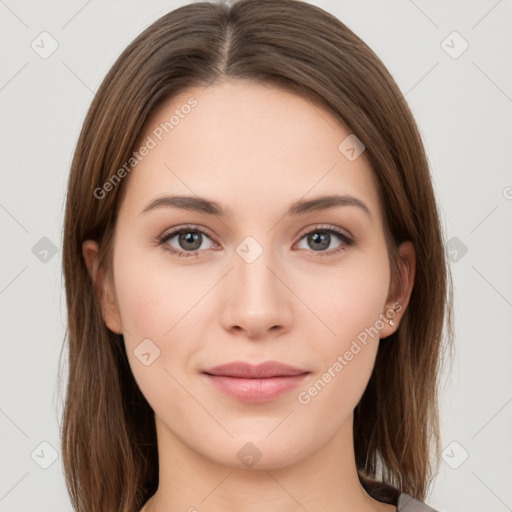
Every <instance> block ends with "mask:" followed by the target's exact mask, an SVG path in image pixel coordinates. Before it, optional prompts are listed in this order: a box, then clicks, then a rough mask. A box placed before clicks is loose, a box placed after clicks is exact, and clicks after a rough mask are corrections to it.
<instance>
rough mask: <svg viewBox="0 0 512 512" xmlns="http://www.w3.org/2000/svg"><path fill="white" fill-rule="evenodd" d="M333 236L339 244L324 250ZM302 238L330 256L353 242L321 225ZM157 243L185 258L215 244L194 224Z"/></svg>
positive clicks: (318, 251)
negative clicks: (208, 242)
mask: <svg viewBox="0 0 512 512" xmlns="http://www.w3.org/2000/svg"><path fill="white" fill-rule="evenodd" d="M333 237H334V241H335V240H336V239H337V240H338V241H339V244H338V245H337V246H335V247H334V248H332V247H331V249H330V250H327V251H326V250H325V249H328V248H329V247H330V246H331V243H332V242H333ZM304 239H305V241H306V244H309V247H312V249H310V248H308V247H305V249H306V250H309V251H310V252H312V253H317V254H315V256H330V255H333V254H338V253H339V252H341V251H344V250H346V249H347V247H350V246H352V245H354V244H355V242H354V240H353V239H352V238H351V237H350V236H349V235H347V234H346V233H345V232H344V231H342V230H341V229H339V228H337V227H332V226H323V225H322V226H317V227H315V228H314V229H313V230H311V231H308V232H307V233H305V234H304V235H303V236H302V237H301V239H300V241H299V243H300V242H302V240H304ZM208 240H209V241H210V244H209V245H208V244H206V246H205V245H204V242H207V241H208ZM158 243H159V245H161V246H162V247H163V248H164V249H165V250H166V251H168V252H170V253H171V254H174V255H176V256H180V257H185V258H190V257H196V258H197V257H199V256H200V251H202V250H205V249H211V248H213V247H212V245H214V244H215V243H214V242H213V240H212V239H211V238H210V236H209V235H208V234H207V233H205V232H204V231H203V230H202V229H199V228H197V227H195V226H184V227H181V228H179V229H174V230H172V231H170V232H167V233H164V234H163V235H162V236H161V237H160V238H159V239H158ZM301 248H304V247H301Z"/></svg>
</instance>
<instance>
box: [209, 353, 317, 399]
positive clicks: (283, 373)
mask: <svg viewBox="0 0 512 512" xmlns="http://www.w3.org/2000/svg"><path fill="white" fill-rule="evenodd" d="M202 373H203V374H204V375H205V377H206V378H207V379H208V381H209V382H211V383H212V384H213V385H214V386H215V387H216V388H217V389H219V390H220V391H222V392H224V393H226V394H227V395H230V396H232V397H234V398H237V399H239V400H241V401H243V402H247V403H259V402H267V401H269V400H273V399H274V398H277V397H278V396H279V395H281V394H283V393H285V392H287V391H290V390H291V389H293V388H295V387H296V386H298V385H299V383H300V382H301V381H302V380H303V379H304V377H305V376H306V375H307V374H308V373H309V372H308V371H307V370H302V369H299V368H295V367H293V366H289V365H286V364H282V363H278V362H276V361H267V362H265V363H262V364H260V365H257V366H253V365H250V364H248V363H244V362H234V363H228V364H224V365H221V366H215V367H213V368H208V369H206V370H203V371H202Z"/></svg>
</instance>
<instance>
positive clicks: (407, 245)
mask: <svg viewBox="0 0 512 512" xmlns="http://www.w3.org/2000/svg"><path fill="white" fill-rule="evenodd" d="M398 253H399V255H400V257H399V259H398V262H397V263H398V268H399V272H400V279H399V280H398V282H396V283H394V284H393V286H392V293H390V295H389V296H388V300H387V301H386V308H385V311H384V312H383V320H384V322H385V326H384V328H383V329H382V330H381V335H380V338H386V337H387V336H390V335H391V334H393V333H394V332H395V331H396V330H397V329H398V326H399V324H400V320H401V319H402V317H403V315H404V313H405V310H406V309H407V305H408V304H409V299H410V297H411V293H412V289H413V286H414V277H415V273H416V251H415V249H414V245H413V243H412V242H410V241H406V242H402V244H400V246H399V247H398Z"/></svg>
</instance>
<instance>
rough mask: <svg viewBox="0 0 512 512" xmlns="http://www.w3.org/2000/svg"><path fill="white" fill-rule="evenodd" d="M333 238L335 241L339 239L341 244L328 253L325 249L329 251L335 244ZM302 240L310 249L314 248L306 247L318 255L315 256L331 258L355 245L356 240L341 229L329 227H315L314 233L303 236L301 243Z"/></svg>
mask: <svg viewBox="0 0 512 512" xmlns="http://www.w3.org/2000/svg"><path fill="white" fill-rule="evenodd" d="M333 236H334V241H335V239H338V241H340V243H339V244H338V245H337V246H335V247H334V248H332V247H331V250H329V251H326V250H325V249H328V248H329V247H330V246H331V242H333ZM302 240H305V243H306V244H308V245H309V247H312V249H309V247H305V248H306V249H309V250H311V251H312V252H316V253H318V254H315V256H330V255H332V254H337V253H339V252H341V251H344V250H346V249H347V247H350V246H352V245H354V240H353V239H352V238H351V237H349V236H348V235H347V234H346V233H345V232H343V231H342V230H341V229H339V228H335V227H328V226H317V227H315V228H314V229H313V230H312V231H309V232H307V233H306V234H305V235H304V236H302V238H301V240H300V241H302ZM299 243H300V242H299Z"/></svg>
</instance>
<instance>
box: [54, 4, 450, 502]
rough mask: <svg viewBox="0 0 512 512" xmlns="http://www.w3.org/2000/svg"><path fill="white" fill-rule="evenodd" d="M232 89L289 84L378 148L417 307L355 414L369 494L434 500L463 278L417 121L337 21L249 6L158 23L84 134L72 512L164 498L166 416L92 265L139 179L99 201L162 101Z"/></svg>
mask: <svg viewBox="0 0 512 512" xmlns="http://www.w3.org/2000/svg"><path fill="white" fill-rule="evenodd" d="M223 77H228V78H233V79H237V78H240V79H249V80H253V81H257V82H260V83H266V84H271V85H275V86H279V87H282V88H284V89H286V90H288V91H291V92H294V93H296V94H299V95H301V96H302V97H304V98H306V99H308V100H309V101H315V102H318V104H321V105H322V106H323V107H325V108H326V109H328V110H329V111H330V112H332V114H333V115H334V116H336V118H338V119H339V121H340V123H342V124H343V125H344V126H345V127H347V128H348V129H349V130H350V132H351V133H354V134H355V135H356V136H357V137H358V138H359V139H360V140H361V141H362V142H363V143H364V145H365V147H366V150H365V155H366V157H367V158H368V159H369V162H370V164H371V166H372V169H373V172H374V174H375V177H376V181H377V184H378V190H379V194H380V200H381V204H382V208H383V215H384V224H385V226H384V227H385V231H386V233H385V234H386V240H387V246H388V253H389V259H390V266H391V272H392V279H393V280H394V281H393V282H395V281H396V280H399V273H398V264H399V255H398V252H397V247H398V246H399V244H400V243H401V242H402V241H405V240H410V241H412V243H413V245H414V248H415V251H416V275H415V285H414V288H413V291H412V294H411V297H410V302H409V305H408V308H407V310H406V312H405V315H404V317H403V319H402V321H401V323H400V326H399V328H398V329H397V330H396V332H395V333H394V334H392V335H391V336H390V337H389V338H388V339H387V340H386V342H385V343H381V345H380V348H379V351H378V354H377V359H376V363H375V368H374V371H373V373H372V376H371V378H370V381H369V383H368V386H367V388H366V390H365V392H364V394H363V396H362V398H361V400H360V402H359V403H358V405H357V407H356V409H355V411H354V446H355V456H356V465H357V469H358V472H359V475H360V480H361V482H362V484H363V486H364V487H365V489H366V490H367V492H368V493H369V494H370V495H372V496H373V497H374V498H375V499H379V500H380V501H384V502H388V503H394V504H396V499H397V496H398V494H399V492H406V493H408V494H410V495H412V496H413V497H416V498H417V499H424V497H425V494H426V491H427V487H428V486H429V485H430V480H431V478H433V475H434V471H435V472H437V465H436V467H435V468H433V463H432V460H431V453H432V450H433V451H434V455H435V457H434V460H435V462H436V464H438V463H439V452H440V441H439V419H438V387H439V386H438V378H439V376H440V370H441V363H442V361H443V354H444V348H446V347H451V346H452V338H453V332H452V331H453V329H452V286H451V276H450V271H449V267H448V263H447V260H446V256H445V251H444V248H443V246H444V244H443V235H442V230H441V224H440V219H439V215H438V206H437V204H436V199H435V195H434V191H433V187H432V182H431V177H430V173H429V166H428V161H427V158H426V155H425V151H424V148H423V145H422V141H421V138H420V134H419V132H418V129H417V126H416V123H415V121H414V119H413V116H412V114H411V112H410V110H409V108H408V106H407V104H406V102H405V100H404V98H403V96H402V94H401V93H400V90H399V88H398V86H397V85H396V83H395V82H394V80H393V78H392V77H391V75H390V74H389V72H388V71H387V69H386V68H385V66H384V65H383V64H382V62H381V61H380V60H379V58H378V57H377V56H376V55H375V53H374V52H373V51H372V50H371V49H370V48H369V47H368V46H367V45H366V44H365V43H364V42H363V41H362V40H361V39H359V38H358V37H357V36H356V35H355V34H354V33H353V32H352V31H351V30H350V29H349V28H347V26H345V25H344V24H343V23H342V22H341V21H339V20H338V19H337V18H336V17H334V16H333V15H331V14H329V13H327V12H325V11H324V10H322V9H320V8H318V7H315V6H312V5H310V4H307V3H304V2H301V1H299V0H241V1H236V2H234V3H233V4H232V5H227V4H223V3H207V2H202V3H193V4H190V5H186V6H183V7H180V8H178V9H176V10H174V11H172V12H170V13H168V14H166V15H164V16H163V17H161V18H160V19H158V20H157V21H156V22H154V23H153V24H152V25H151V26H150V27H149V28H147V29H146V30H145V31H144V32H143V33H142V34H140V35H139V36H138V37H137V38H136V39H135V40H134V41H133V42H132V43H131V44H130V45H129V46H128V47H127V48H126V49H125V50H124V52H123V53H122V54H121V55H120V57H119V58H118V59H117V61H116V62H115V63H114V65H113V66H112V68H111V70H110V71H109V73H108V74H107V76H106V77H105V79H104V81H103V83H102V84H101V86H100V87H99V89H98V92H97V93H96V95H95V97H94V100H93V102H92V104H91V106H90V109H89V111H88V114H87V116H86V119H85V121H84V125H83V128H82V131H81V134H80V137H79V140H78V143H77V147H76V151H75V154H74V158H73V162H72V166H71V172H70V176H69V182H68V192H67V202H66V212H65V226H64V238H63V272H64V278H65V288H66V299H67V309H68V330H67V333H66V335H67V338H68V342H69V359H68V362H69V380H68V384H67V393H66V398H65V408H64V413H63V424H62V455H63V464H64V471H65V477H66V483H67V486H68V490H69V493H70V496H71V499H72V503H73V506H74V508H75V509H76V510H78V511H84V512H85V511H87V512H104V511H106V510H108V511H112V512H114V511H119V512H121V511H123V512H133V511H136V510H139V509H140V507H141V506H142V505H143V504H144V503H145V502H146V500H147V499H149V497H150V496H151V495H152V494H154V493H155V492H156V490H157V487H158V453H157V443H156V431H155V424H154V413H153V411H152V409H151V407H150V406H149V404H148V403H147V401H146V399H145V398H144V396H143V395H142V393H141V391H140V389H139V388H138V386H137V384H136V382H135V379H134V377H133V375H132V373H131V370H130V367H129V364H128V359H127V356H126V352H125V347H124V341H123V337H122V335H120V334H116V333H113V332H112V331H110V330H109V329H108V328H107V327H106V325H105V323H104V321H103V318H102V314H101V307H100V304H99V302H98V297H97V295H96V292H95V289H94V285H93V282H92V280H91V278H90V275H89V273H88V271H87V268H86V265H85V262H84V259H83V257H82V243H83V242H84V241H85V240H87V239H93V240H96V241H98V243H99V244H100V255H99V259H100V261H99V265H100V267H101V268H102V269H104V270H105V271H106V272H107V274H108V275H110V272H111V263H112V260H111V255H112V235H113V233H114V228H115V224H116V215H117V211H118V208H119V204H120V200H121V198H122V195H121V193H122V191H123V188H124V187H125V185H126V184H125V183H124V182H125V181H126V180H123V181H121V182H120V183H119V184H118V186H116V187H114V188H113V190H112V191H110V192H109V193H108V194H106V195H105V197H103V198H102V199H101V200H98V199H97V198H96V196H95V193H94V191H95V190H97V189H98V187H102V186H103V184H104V183H106V182H107V181H108V180H109V179H111V177H112V176H113V175H114V173H115V172H116V171H117V170H118V169H119V168H120V167H122V166H123V165H124V163H125V162H127V161H128V160H129V158H130V156H131V155H132V152H133V151H134V150H135V149H136V142H137V141H138V140H139V137H140V136H141V134H142V133H143V132H144V129H145V127H146V126H147V121H148V119H149V117H150V116H151V115H152V114H153V113H154V112H155V110H156V109H157V108H158V107H159V105H161V104H162V102H163V101H167V100H168V99H170V98H172V97H173V96H174V95H176V94H177V93H179V92H181V91H183V90H184V89H186V88H187V87H189V86H198V85H199V86H206V85H209V84H211V83H212V82H215V81H216V80H218V79H220V78H223ZM444 322H446V331H444V327H445V326H444ZM443 332H445V334H446V337H444V336H443ZM443 340H446V344H445V343H443ZM378 479H380V480H382V482H379V481H377V480H378Z"/></svg>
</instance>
